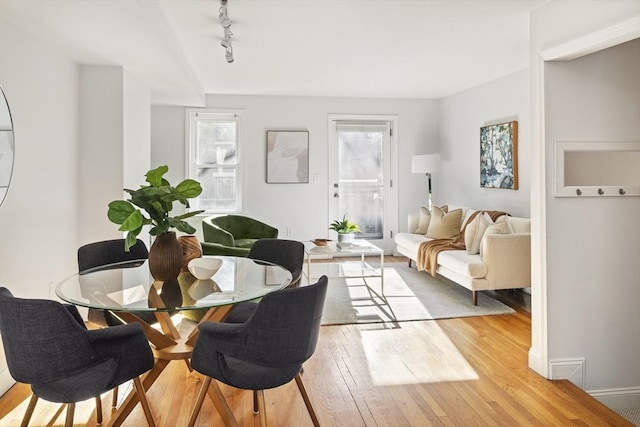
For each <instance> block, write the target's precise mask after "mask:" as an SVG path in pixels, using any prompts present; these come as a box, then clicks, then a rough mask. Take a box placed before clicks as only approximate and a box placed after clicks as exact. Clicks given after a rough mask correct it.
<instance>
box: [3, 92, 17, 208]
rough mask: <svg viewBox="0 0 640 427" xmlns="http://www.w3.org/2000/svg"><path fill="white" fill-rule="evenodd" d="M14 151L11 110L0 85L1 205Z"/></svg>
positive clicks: (9, 177) (5, 191)
mask: <svg viewBox="0 0 640 427" xmlns="http://www.w3.org/2000/svg"><path fill="white" fill-rule="evenodd" d="M14 153H15V145H14V142H13V122H12V120H11V111H9V103H8V102H7V98H6V97H5V95H4V91H3V90H2V87H1V86H0V205H2V202H3V200H4V197H5V195H6V194H7V190H8V189H9V182H11V172H12V171H13V157H14Z"/></svg>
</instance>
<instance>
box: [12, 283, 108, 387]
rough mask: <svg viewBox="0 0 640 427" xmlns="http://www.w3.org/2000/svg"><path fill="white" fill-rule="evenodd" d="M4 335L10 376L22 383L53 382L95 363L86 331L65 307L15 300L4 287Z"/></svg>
mask: <svg viewBox="0 0 640 427" xmlns="http://www.w3.org/2000/svg"><path fill="white" fill-rule="evenodd" d="M0 334H2V343H3V345H4V350H5V354H6V358H7V364H8V366H9V373H11V376H12V377H13V378H14V379H15V380H16V381H19V382H22V383H27V384H32V383H34V382H49V381H54V380H58V379H60V378H64V377H65V376H67V375H69V372H72V371H75V370H81V369H84V368H87V367H89V366H92V365H93V364H95V360H97V359H98V355H97V353H96V352H95V351H94V349H93V348H92V347H91V345H90V343H89V341H88V339H87V335H86V329H85V328H84V326H83V325H81V324H79V323H78V321H77V319H76V318H75V317H74V315H73V314H72V313H71V312H70V311H69V310H68V309H67V308H65V307H64V306H63V305H62V304H60V303H59V302H56V301H51V300H43V299H22V298H15V297H14V296H13V295H12V294H11V292H10V291H9V290H8V289H6V288H0Z"/></svg>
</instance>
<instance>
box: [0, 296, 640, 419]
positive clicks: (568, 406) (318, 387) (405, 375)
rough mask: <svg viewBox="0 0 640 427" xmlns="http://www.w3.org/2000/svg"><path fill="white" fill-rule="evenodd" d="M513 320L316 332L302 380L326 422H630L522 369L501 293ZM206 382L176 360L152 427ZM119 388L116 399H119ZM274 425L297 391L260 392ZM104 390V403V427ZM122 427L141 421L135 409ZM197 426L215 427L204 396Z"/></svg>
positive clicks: (181, 414) (162, 385)
mask: <svg viewBox="0 0 640 427" xmlns="http://www.w3.org/2000/svg"><path fill="white" fill-rule="evenodd" d="M492 296H494V297H497V298H500V299H502V300H503V301H506V302H508V303H509V304H511V305H512V306H514V308H515V309H516V311H517V312H516V313H515V314H511V315H503V316H486V317H468V318H460V319H446V320H436V321H416V322H401V323H397V324H368V325H346V326H323V327H322V328H321V331H320V339H319V342H318V347H317V349H316V353H315V354H314V355H313V356H312V358H311V359H310V360H309V361H308V362H307V363H306V364H305V369H304V373H303V379H304V382H305V385H306V387H307V391H308V393H309V395H310V398H311V401H312V402H313V404H314V407H315V409H316V412H317V414H318V417H319V420H320V424H321V425H322V426H348V427H351V426H353V427H358V426H430V425H433V426H568V425H577V426H631V424H630V423H628V422H627V421H626V420H625V419H624V418H622V417H620V416H619V415H618V414H616V413H615V412H613V411H611V410H609V409H608V408H606V407H605V406H604V405H602V404H600V403H599V402H598V401H597V400H595V399H593V398H591V397H590V396H589V395H588V394H586V393H585V392H583V391H582V390H580V389H578V388H577V387H575V386H574V385H573V384H571V383H569V382H568V381H548V380H546V379H544V378H542V377H540V376H539V375H537V374H536V373H534V372H533V371H531V370H530V369H529V368H528V367H527V353H528V351H529V346H530V335H531V318H530V314H529V311H530V310H529V308H528V307H530V306H529V305H528V304H529V302H528V296H527V295H526V294H523V293H522V292H519V291H518V292H516V291H500V292H495V293H494V294H493V295H492ZM200 384H201V381H200V377H199V374H197V373H189V372H188V371H187V368H186V366H185V364H184V363H171V364H170V365H169V368H167V369H166V370H165V371H164V372H163V373H162V375H161V376H160V378H159V380H158V381H157V382H156V383H155V384H154V385H153V387H152V388H151V390H149V391H148V396H149V402H150V404H151V409H152V411H153V413H154V417H155V419H156V422H157V424H158V426H165V427H179V426H184V425H186V423H187V420H188V417H189V414H190V410H191V407H192V406H193V404H194V401H195V398H196V394H197V391H198V389H199V386H200ZM221 388H222V390H223V392H224V394H225V396H226V398H227V400H228V402H229V404H230V405H231V408H232V409H233V411H234V414H235V416H236V418H237V419H238V421H239V423H240V425H242V426H254V425H258V424H257V418H256V417H255V416H254V415H253V413H252V394H251V392H248V391H239V390H234V389H232V388H230V387H227V386H225V385H221ZM125 393H126V391H125V390H121V394H125ZM28 396H29V390H28V387H26V386H24V385H21V384H19V385H16V386H14V387H13V388H12V389H11V390H10V391H9V392H8V393H6V394H5V395H4V396H3V397H2V398H0V426H18V425H20V420H21V418H22V415H23V414H24V410H25V408H26V405H27V402H28ZM265 397H266V399H267V409H266V410H267V418H268V421H269V425H271V426H294V427H298V426H310V425H311V419H310V418H309V415H308V413H307V412H306V409H305V406H304V403H303V401H302V398H301V397H300V394H299V393H298V390H297V388H296V386H295V384H294V383H293V382H292V383H290V384H287V385H285V386H283V387H280V388H277V389H273V390H267V391H266V392H265ZM110 401H111V395H110V394H108V395H105V396H104V402H103V407H104V408H105V424H106V422H107V421H108V418H109V414H108V408H109V407H110ZM58 408H59V406H58V405H53V404H49V403H46V402H43V401H40V402H39V403H38V406H37V407H36V411H35V413H34V418H33V419H32V421H31V425H32V426H45V425H63V424H64V420H63V418H64V417H63V416H60V417H59V418H58V419H57V421H55V423H53V422H52V421H51V419H52V418H53V417H54V416H55V414H56V411H57V409H58ZM75 425H76V426H85V425H86V426H92V425H95V405H94V403H93V402H92V401H88V402H84V403H82V404H80V405H78V407H77V409H76V424H75ZM125 425H126V426H133V427H137V426H144V425H146V423H145V419H144V414H143V412H142V409H141V408H140V407H139V406H138V407H136V409H135V410H134V411H133V412H132V414H131V416H130V417H129V418H128V419H127V422H126V423H125ZM196 425H197V426H212V425H214V426H218V425H222V423H221V419H220V417H219V415H218V414H217V412H216V410H215V409H214V408H213V404H212V403H211V401H210V400H209V399H208V398H207V399H206V400H205V402H204V405H203V408H202V412H201V414H200V416H199V418H198V421H197V423H196Z"/></svg>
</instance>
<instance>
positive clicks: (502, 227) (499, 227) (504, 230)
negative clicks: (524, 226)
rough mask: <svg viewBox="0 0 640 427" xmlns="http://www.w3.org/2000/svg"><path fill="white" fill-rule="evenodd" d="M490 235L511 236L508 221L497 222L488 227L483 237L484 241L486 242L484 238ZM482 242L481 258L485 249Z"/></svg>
mask: <svg viewBox="0 0 640 427" xmlns="http://www.w3.org/2000/svg"><path fill="white" fill-rule="evenodd" d="M490 234H511V227H510V226H509V224H507V222H506V221H503V222H496V223H494V224H492V225H490V226H488V227H487V229H486V230H485V231H484V235H483V236H482V240H484V236H488V235H490ZM482 240H481V242H480V257H482V255H483V252H484V250H483V247H484V245H483V244H482Z"/></svg>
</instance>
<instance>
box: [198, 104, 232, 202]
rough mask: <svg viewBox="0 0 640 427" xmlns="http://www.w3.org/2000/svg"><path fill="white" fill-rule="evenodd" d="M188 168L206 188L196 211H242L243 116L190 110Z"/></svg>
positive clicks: (203, 188) (199, 199)
mask: <svg viewBox="0 0 640 427" xmlns="http://www.w3.org/2000/svg"><path fill="white" fill-rule="evenodd" d="M186 114H187V129H188V130H187V132H188V140H189V145H188V147H187V150H188V152H187V159H188V160H187V161H188V165H187V169H188V171H189V177H190V178H193V179H196V180H198V181H199V182H200V184H201V185H202V194H200V197H198V198H197V199H196V200H194V201H193V203H192V204H191V208H192V209H204V210H205V211H206V212H207V213H228V212H239V211H240V210H241V208H242V207H241V203H240V202H241V197H240V196H241V194H240V178H239V176H240V174H239V168H240V161H239V156H238V147H239V145H240V137H241V132H240V128H241V126H240V123H241V116H240V114H238V113H237V112H217V111H211V110H192V109H189V110H187V113H186Z"/></svg>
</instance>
